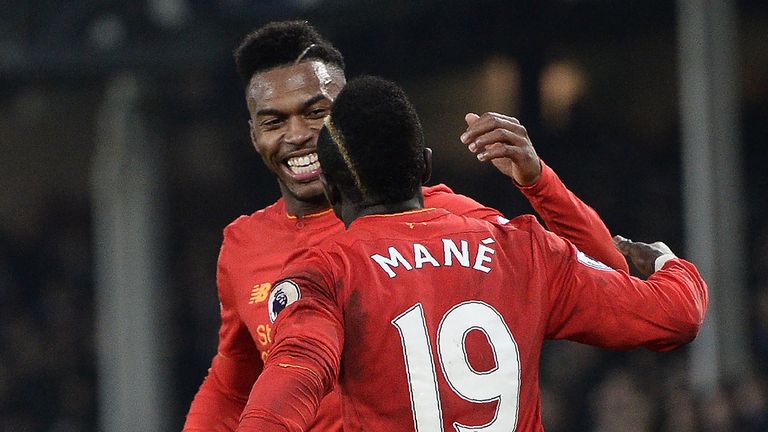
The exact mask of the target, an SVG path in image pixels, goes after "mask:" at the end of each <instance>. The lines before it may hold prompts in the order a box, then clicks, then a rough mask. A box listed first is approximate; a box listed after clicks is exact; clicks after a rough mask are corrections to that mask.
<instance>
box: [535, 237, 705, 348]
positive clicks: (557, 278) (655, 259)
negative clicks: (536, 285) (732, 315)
mask: <svg viewBox="0 0 768 432" xmlns="http://www.w3.org/2000/svg"><path fill="white" fill-rule="evenodd" d="M539 229H540V230H541V232H540V233H539V232H537V233H535V234H536V238H537V240H536V242H535V243H536V244H538V245H539V246H541V249H540V251H543V252H544V254H543V255H542V256H539V257H538V258H536V260H537V262H545V263H546V264H545V265H546V266H547V272H548V274H549V276H548V281H549V282H548V285H549V294H548V303H549V305H550V306H549V309H548V310H547V313H548V316H549V318H548V324H547V337H548V338H553V339H569V340H573V341H576V342H582V343H587V344H590V345H595V346H599V347H603V348H611V349H621V350H628V349H633V348H638V347H645V348H648V349H651V350H654V351H666V350H670V349H674V348H677V347H679V346H681V345H684V344H686V343H688V342H690V341H691V340H693V339H694V338H695V337H696V335H697V334H698V331H699V329H700V328H701V325H702V322H703V320H704V315H705V313H706V310H707V304H708V293H707V286H706V283H705V282H704V280H703V279H702V278H701V275H700V274H699V272H698V270H697V268H696V266H694V265H693V264H691V263H690V262H688V261H685V260H683V259H680V258H678V257H676V256H675V255H674V254H672V253H671V251H670V250H669V248H667V247H666V245H664V244H663V243H660V242H656V243H651V244H646V243H636V242H631V241H629V240H626V239H617V247H619V248H620V249H621V250H622V251H624V252H625V253H627V255H628V256H629V257H630V258H631V259H632V260H633V262H634V263H635V264H636V265H637V266H638V268H639V269H640V270H641V271H642V272H645V273H648V274H650V276H649V277H648V279H647V280H642V279H638V278H635V277H632V276H630V275H628V274H627V273H624V272H617V271H613V270H610V269H608V268H606V267H605V266H602V265H601V264H600V263H598V262H596V261H594V260H591V259H589V258H588V257H586V256H584V255H583V254H581V253H579V252H578V251H577V250H576V248H575V247H574V246H573V245H571V244H569V243H568V242H567V241H566V240H564V239H563V238H561V237H558V236H556V235H554V234H552V233H550V232H547V231H544V230H543V229H541V228H540V227H539ZM540 234H543V235H540Z"/></svg>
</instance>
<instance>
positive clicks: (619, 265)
mask: <svg viewBox="0 0 768 432" xmlns="http://www.w3.org/2000/svg"><path fill="white" fill-rule="evenodd" d="M465 120H466V122H467V130H466V131H465V132H464V133H463V134H462V135H461V141H462V142H463V143H464V144H466V145H467V148H468V149H469V150H470V151H471V152H472V153H475V154H476V156H477V159H478V160H480V161H481V162H487V161H490V162H491V163H492V164H493V165H494V166H495V167H496V168H497V169H498V170H499V171H501V172H502V173H503V174H505V175H507V176H508V177H510V178H511V179H513V180H514V182H515V184H516V185H517V186H518V188H519V189H520V190H521V191H522V192H523V194H524V195H525V196H526V198H528V201H530V203H531V205H532V206H533V208H534V209H535V210H536V212H537V213H538V214H539V215H541V217H542V219H543V220H544V222H545V223H546V225H547V227H548V228H549V229H550V230H552V232H554V233H556V234H558V235H560V236H562V237H565V238H567V239H568V240H570V241H571V242H573V244H575V245H576V246H577V247H578V248H579V249H581V250H582V251H584V252H586V253H587V254H589V255H590V256H593V257H595V258H596V259H598V260H600V261H602V262H603V263H605V264H607V265H608V266H610V267H612V268H614V269H617V270H624V271H629V267H628V266H627V262H626V260H625V259H624V257H623V256H622V255H621V254H620V253H619V252H618V251H617V250H616V249H615V248H614V246H613V242H612V241H611V234H610V232H609V231H608V228H607V227H606V226H605V223H604V222H603V220H602V219H601V218H600V216H599V215H598V214H597V212H595V210H594V209H592V208H591V207H589V206H588V205H586V204H585V203H584V202H583V201H581V200H580V199H579V198H578V197H577V196H576V195H574V194H573V193H572V192H571V191H570V190H568V189H567V188H566V187H565V185H564V184H563V182H562V181H561V180H560V178H559V177H558V176H557V174H555V172H554V171H552V169H551V168H549V167H548V166H547V165H546V164H545V163H544V162H543V161H541V159H540V158H539V156H538V155H537V154H536V149H535V148H534V147H533V143H532V142H531V139H530V138H529V137H528V131H527V130H526V129H525V127H524V126H523V125H522V124H520V121H519V120H517V119H516V118H514V117H510V116H506V115H503V114H498V113H492V112H487V113H484V114H483V115H481V116H478V115H477V114H474V113H469V114H467V115H466V116H465Z"/></svg>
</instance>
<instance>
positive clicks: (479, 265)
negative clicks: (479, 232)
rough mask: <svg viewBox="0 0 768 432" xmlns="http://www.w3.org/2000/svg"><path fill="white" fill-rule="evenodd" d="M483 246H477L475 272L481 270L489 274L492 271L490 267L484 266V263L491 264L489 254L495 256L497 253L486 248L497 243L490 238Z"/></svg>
mask: <svg viewBox="0 0 768 432" xmlns="http://www.w3.org/2000/svg"><path fill="white" fill-rule="evenodd" d="M481 243H482V244H480V245H478V246H477V257H475V265H473V266H472V268H473V269H475V270H480V271H481V272H483V273H488V272H490V271H491V269H490V268H489V267H486V266H484V265H483V263H484V262H488V263H489V262H491V257H489V256H488V255H487V254H491V255H493V254H495V253H496V251H495V250H493V249H491V248H489V247H488V246H486V245H487V244H493V243H496V242H494V241H493V239H492V238H490V237H488V238H486V239H483V240H482V242H481Z"/></svg>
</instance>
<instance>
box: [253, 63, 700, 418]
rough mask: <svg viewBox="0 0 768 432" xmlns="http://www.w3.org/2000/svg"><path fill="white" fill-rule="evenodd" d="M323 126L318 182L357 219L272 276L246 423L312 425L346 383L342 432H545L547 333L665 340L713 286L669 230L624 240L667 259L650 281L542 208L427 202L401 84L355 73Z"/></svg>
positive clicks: (609, 341)
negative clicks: (542, 389) (542, 385)
mask: <svg viewBox="0 0 768 432" xmlns="http://www.w3.org/2000/svg"><path fill="white" fill-rule="evenodd" d="M325 124H326V128H325V129H323V131H322V132H321V134H320V138H319V141H318V145H317V153H318V155H319V160H320V162H321V164H322V166H323V173H322V174H321V181H322V182H323V186H324V188H325V194H326V196H327V197H328V200H329V202H330V203H331V205H332V208H333V211H334V213H335V214H336V215H337V216H338V217H339V218H340V219H341V220H342V221H343V222H344V225H345V226H346V227H347V230H346V231H345V232H343V233H340V234H337V235H336V236H334V237H333V238H330V239H328V240H326V241H325V242H323V243H322V244H320V245H319V246H317V247H313V248H312V249H311V250H308V251H307V252H306V253H304V254H303V255H301V256H297V257H295V258H294V259H292V260H290V262H289V264H288V265H287V267H286V269H285V270H284V271H283V278H282V279H281V280H279V281H278V282H276V283H275V286H274V287H273V289H272V292H271V294H270V297H269V300H268V305H269V309H270V319H271V320H274V326H273V337H274V345H273V347H272V352H271V354H270V355H269V357H268V358H267V361H266V364H265V366H264V371H263V372H262V374H261V376H260V377H259V378H258V380H257V381H256V384H255V385H254V387H253V391H252V392H251V396H250V400H249V401H248V405H247V406H246V408H245V411H244V413H243V418H242V420H241V423H240V427H239V428H238V431H242V432H247V431H262V432H264V431H303V430H306V429H307V427H308V425H309V424H310V422H311V421H312V419H313V418H314V413H315V411H316V410H317V407H318V405H319V404H320V401H321V400H322V397H323V396H324V395H325V394H326V393H327V392H328V391H330V390H331V389H332V388H333V387H334V386H335V385H336V383H337V382H338V383H339V385H340V387H341V395H342V407H343V429H344V430H345V431H369V432H370V431H408V430H411V431H418V432H434V431H448V430H457V431H471V430H483V431H515V430H517V431H540V430H543V429H542V426H541V413H540V395H539V386H538V367H539V356H540V353H541V345H542V343H543V340H544V339H570V340H574V341H578V342H583V343H588V344H592V345H596V346H601V347H607V348H615V349H631V348H636V347H646V348H649V349H652V350H668V349H672V348H675V347H677V346H680V345H682V344H685V343H687V342H689V341H691V340H692V339H693V338H694V337H695V336H696V334H697V332H698V329H699V327H700V325H701V323H702V320H703V318H704V313H705V310H706V306H707V290H706V285H705V283H704V281H703V280H702V279H701V277H700V276H699V273H698V271H697V269H696V267H694V266H693V265H692V264H691V263H689V262H686V261H684V260H682V259H679V258H677V257H676V256H675V255H674V254H672V252H671V251H670V250H669V248H667V247H666V246H665V245H663V244H661V243H656V244H654V245H646V244H639V243H638V244H636V243H632V242H630V241H627V240H621V239H620V241H619V245H620V247H621V248H622V249H623V250H624V251H626V252H627V253H629V254H630V256H631V257H633V258H634V259H635V261H636V262H637V263H638V264H639V265H640V267H641V268H642V270H644V271H646V272H651V271H652V270H653V269H652V268H651V264H650V263H654V265H655V270H657V271H656V272H655V273H654V274H653V275H651V276H650V278H649V279H648V280H647V281H643V280H641V279H637V278H634V277H631V276H629V275H628V274H627V273H626V272H624V271H616V270H613V269H610V268H608V267H607V266H605V265H603V264H601V263H600V262H597V261H594V260H592V259H590V258H589V257H586V256H585V255H584V254H583V253H581V252H580V251H579V250H578V249H577V248H576V247H574V246H573V245H572V244H571V243H570V242H568V241H567V240H564V239H563V238H561V237H558V236H557V235H555V234H553V233H551V232H549V231H546V230H545V229H544V228H542V227H541V226H540V225H539V224H538V222H537V221H536V219H535V218H534V217H532V216H520V217H518V218H515V219H513V220H512V221H500V222H495V223H491V222H488V221H483V220H478V219H474V218H467V217H462V216H457V215H453V214H451V213H450V212H448V211H446V210H443V209H436V208H425V207H423V205H422V202H423V199H422V189H421V181H422V179H424V178H426V177H427V176H428V173H429V158H430V154H429V152H427V151H425V148H424V142H423V135H422V131H421V125H420V124H419V120H418V117H417V115H416V113H415V111H414V110H413V108H412V107H411V105H410V104H409V102H408V100H407V98H406V97H405V94H404V93H403V92H402V91H401V90H400V88H399V87H397V86H396V85H394V84H393V83H390V82H387V81H384V80H381V79H378V78H373V77H365V78H360V79H356V80H352V81H350V82H349V83H348V84H347V86H346V87H345V88H344V89H343V90H342V91H341V93H339V95H338V97H337V99H336V100H335V102H334V103H333V108H332V110H331V114H330V115H329V116H328V117H327V118H326V120H325ZM337 380H338V381H337Z"/></svg>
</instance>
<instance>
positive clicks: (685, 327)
mask: <svg viewBox="0 0 768 432" xmlns="http://www.w3.org/2000/svg"><path fill="white" fill-rule="evenodd" d="M646 283H647V284H649V285H651V286H654V288H655V290H656V292H657V293H658V294H657V302H658V306H659V315H660V316H662V317H664V318H666V328H665V330H666V331H667V332H668V333H669V336H668V337H667V338H666V339H660V340H655V341H651V342H650V343H648V344H646V348H648V349H651V350H654V351H667V350H671V349H674V348H677V347H679V346H681V345H684V344H686V343H688V342H690V341H692V340H693V339H694V338H695V337H696V335H697V334H698V332H699V329H700V328H701V325H702V323H703V322H704V316H705V314H706V312H707V306H708V303H709V297H708V292H707V285H706V283H705V282H704V280H703V279H702V278H701V275H700V274H699V272H698V270H697V269H696V267H695V266H694V265H693V264H691V263H689V262H687V261H685V260H682V259H673V260H671V261H669V262H667V263H666V264H665V265H664V266H663V267H662V269H661V270H660V271H657V272H656V273H654V274H652V275H651V276H650V277H649V278H648V281H647V282H646Z"/></svg>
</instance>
